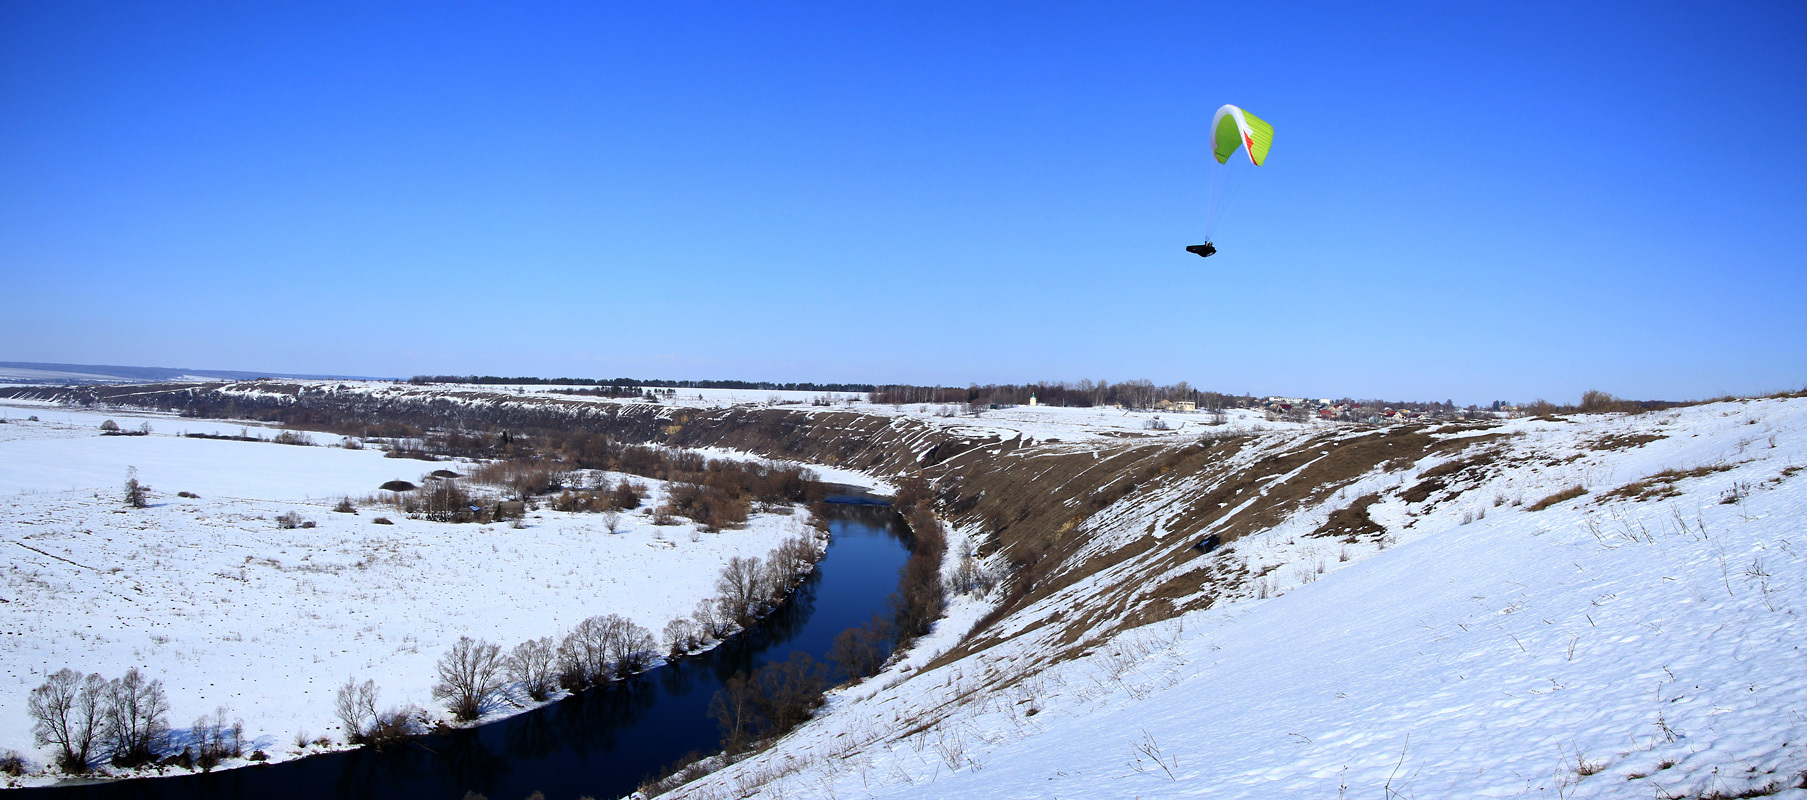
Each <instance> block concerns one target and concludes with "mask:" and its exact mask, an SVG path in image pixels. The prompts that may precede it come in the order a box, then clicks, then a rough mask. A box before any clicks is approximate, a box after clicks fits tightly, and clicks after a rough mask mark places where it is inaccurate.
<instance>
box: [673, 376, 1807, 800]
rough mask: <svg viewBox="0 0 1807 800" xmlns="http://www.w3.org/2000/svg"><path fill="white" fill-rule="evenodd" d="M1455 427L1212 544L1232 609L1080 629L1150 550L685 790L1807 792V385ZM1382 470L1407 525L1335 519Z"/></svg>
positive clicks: (1121, 529)
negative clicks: (1118, 629) (1444, 442)
mask: <svg viewBox="0 0 1807 800" xmlns="http://www.w3.org/2000/svg"><path fill="white" fill-rule="evenodd" d="M1433 433H1435V431H1433ZM1502 434H1503V435H1502ZM1281 435H1283V434H1274V436H1281ZM1337 435H1339V434H1335V433H1330V434H1325V435H1324V436H1323V437H1322V438H1319V439H1314V440H1312V442H1310V443H1309V446H1311V447H1314V448H1315V447H1325V448H1326V450H1325V451H1324V452H1326V453H1327V452H1328V449H1329V447H1330V445H1329V444H1328V443H1329V442H1330V441H1331V440H1332V439H1334V438H1335V437H1336V436H1337ZM1441 435H1444V436H1449V437H1474V439H1475V442H1476V444H1475V447H1474V448H1473V449H1470V450H1463V451H1456V452H1454V453H1453V454H1451V453H1450V452H1449V451H1447V450H1446V451H1444V452H1445V454H1444V455H1440V456H1437V457H1434V458H1427V459H1423V460H1421V461H1419V462H1417V463H1412V464H1409V465H1402V464H1388V465H1387V466H1386V467H1385V468H1381V469H1376V470H1373V471H1371V472H1369V473H1366V474H1363V475H1360V476H1356V477H1354V478H1352V479H1350V480H1349V481H1348V482H1347V483H1345V484H1344V485H1343V486H1342V487H1341V488H1340V489H1339V490H1338V491H1336V492H1335V493H1333V494H1331V495H1329V496H1328V497H1327V498H1326V499H1325V500H1324V501H1323V502H1321V503H1308V504H1306V505H1305V506H1304V507H1302V508H1299V509H1297V510H1296V511H1295V512H1294V513H1292V514H1291V516H1289V517H1288V518H1286V519H1285V520H1283V521H1282V522H1280V523H1279V524H1277V525H1273V526H1271V527H1269V528H1266V529H1264V530H1262V531H1259V532H1254V533H1251V534H1248V535H1244V536H1243V537H1242V538H1240V539H1238V540H1237V541H1236V542H1235V543H1234V544H1233V545H1230V546H1228V547H1225V548H1221V549H1220V550H1218V551H1217V552H1216V553H1214V554H1212V555H1210V556H1203V557H1201V558H1209V559H1216V560H1218V561H1219V562H1221V564H1222V565H1223V566H1224V567H1225V569H1224V570H1223V571H1222V572H1221V573H1220V574H1232V575H1237V576H1241V579H1240V583H1238V584H1236V585H1233V586H1220V587H1217V588H1218V590H1219V592H1218V598H1217V599H1216V600H1215V602H1214V604H1213V605H1212V606H1211V607H1209V608H1206V609H1202V610H1194V611H1190V612H1187V613H1184V614H1181V615H1179V616H1176V617H1173V618H1170V619H1166V620H1164V621H1161V622H1156V623H1154V624H1151V625H1145V626H1142V627H1139V628H1133V629H1130V630H1127V631H1125V632H1122V633H1116V634H1112V633H1110V631H1111V630H1112V626H1110V625H1104V624H1100V625H1098V626H1097V627H1096V629H1094V630H1093V631H1092V632H1091V633H1088V632H1087V631H1084V630H1078V631H1076V630H1074V629H1073V628H1072V626H1071V625H1069V624H1063V623H1065V622H1070V621H1071V620H1074V619H1082V618H1085V615H1086V612H1087V611H1088V610H1091V607H1092V606H1095V605H1096V604H1098V602H1099V600H1100V598H1103V597H1107V596H1113V595H1112V594H1111V593H1112V592H1117V591H1121V588H1120V587H1121V585H1122V584H1124V583H1126V582H1134V581H1147V580H1155V579H1159V578H1160V577H1162V576H1161V575H1159V574H1154V573H1150V572H1146V571H1144V572H1138V571H1137V569H1138V567H1137V563H1138V562H1137V561H1136V560H1135V559H1133V558H1132V559H1129V560H1125V561H1123V562H1122V563H1120V564H1114V565H1112V566H1110V567H1109V568H1107V569H1102V570H1100V571H1098V572H1097V573H1095V574H1093V575H1091V576H1089V577H1087V578H1085V579H1083V580H1079V581H1076V582H1074V583H1072V584H1071V585H1069V586H1067V587H1065V588H1063V589H1062V590H1061V591H1060V592H1058V593H1057V594H1055V595H1053V596H1050V597H1047V598H1044V599H1042V600H1040V601H1038V602H1036V603H1034V604H1032V605H1029V606H1028V607H1025V608H1022V609H1020V610H1018V611H1016V612H1015V613H1013V614H1012V615H1010V616H1009V617H1006V618H1005V619H1004V620H1001V621H999V622H998V623H996V625H995V626H994V628H993V629H992V630H991V631H989V633H990V634H992V635H995V636H997V637H998V638H997V640H996V641H992V642H989V643H988V644H986V645H985V646H983V647H979V648H975V650H974V652H970V653H967V654H965V655H964V656H963V657H960V658H957V659H953V660H944V663H940V664H938V665H936V666H934V667H933V668H929V669H921V666H922V665H923V663H924V661H925V659H923V658H914V659H911V660H910V663H909V664H906V665H904V666H903V667H894V668H893V669H892V670H891V671H889V672H887V673H885V674H882V675H880V676H878V677H877V678H874V679H872V680H870V681H868V682H867V683H866V684H863V685H861V686H858V687H854V688H851V689H847V690H843V691H842V692H841V693H840V694H839V695H838V696H836V697H835V699H834V700H833V702H832V703H831V705H830V707H829V709H828V711H827V713H825V714H824V715H822V716H821V717H820V718H818V719H817V720H814V721H812V722H811V723H809V724H807V725H805V726H804V727H802V728H801V729H799V730H798V731H797V732H795V733H793V734H792V735H791V736H789V737H787V738H786V739H785V740H783V741H781V742H780V743H778V744H777V745H776V746H774V747H773V748H771V749H770V750H768V751H766V752H764V753H762V754H761V755H759V756H756V757H754V758H751V759H749V760H746V761H743V762H740V763H738V764H735V765H733V766H731V767H728V768H726V769H724V770H722V771H719V772H717V773H715V774H713V775H711V776H709V777H707V778H705V779H703V780H701V781H699V782H697V783H695V784H692V785H691V786H688V787H685V788H684V789H683V790H682V791H681V794H682V795H683V796H689V797H706V798H727V797H742V796H748V795H757V796H766V797H781V796H782V797H831V798H832V797H909V798H921V797H949V798H972V797H999V798H1005V797H1011V798H1014V797H1123V798H1131V797H1192V796H1196V797H1214V798H1216V797H1250V798H1272V797H1387V798H1392V797H1416V798H1446V797H1500V796H1512V797H1516V796H1537V797H1626V798H1650V797H1659V798H1660V797H1669V798H1681V797H1688V798H1715V797H1718V798H1723V797H1751V796H1776V797H1807V789H1803V788H1800V787H1802V785H1803V783H1804V781H1807V773H1804V771H1807V659H1804V654H1803V652H1802V649H1801V648H1802V646H1803V644H1807V635H1803V628H1802V625H1801V616H1800V614H1801V613H1802V611H1803V610H1804V609H1807V474H1803V473H1804V471H1807V470H1804V469H1803V468H1804V467H1807V399H1802V398H1798V397H1797V398H1787V399H1771V400H1757V401H1745V402H1727V403H1714V404H1708V405H1704V406H1698V407H1693V408H1687V409H1681V410H1676V411H1671V412H1664V413H1660V414H1657V413H1652V414H1644V415H1638V416H1618V415H1607V416H1593V417H1574V418H1570V419H1564V420H1554V421H1545V420H1521V421H1515V422H1513V423H1510V424H1508V425H1505V426H1501V427H1497V428H1488V429H1482V430H1474V429H1463V430H1457V429H1450V430H1448V431H1446V432H1444V433H1443V434H1441ZM1259 444H1260V443H1257V444H1256V445H1252V446H1259ZM1269 444H1273V445H1274V446H1281V445H1278V444H1274V443H1272V442H1270V443H1269ZM1296 444H1297V443H1296V442H1295V443H1294V445H1296ZM1439 467H1443V469H1442V470H1439ZM1301 469H1302V468H1301ZM1277 477H1278V478H1279V479H1283V478H1284V476H1277ZM1266 480H1267V481H1268V483H1266V484H1263V485H1267V486H1273V485H1278V483H1277V482H1276V476H1266ZM1575 486H1580V487H1582V488H1583V489H1585V490H1586V492H1587V493H1586V494H1583V495H1580V496H1577V497H1570V498H1569V499H1566V500H1550V501H1549V502H1548V503H1547V504H1546V503H1543V502H1541V501H1545V500H1546V499H1547V498H1552V497H1560V496H1561V495H1562V494H1563V493H1564V490H1568V489H1571V487H1575ZM1206 488H1209V487H1202V486H1195V487H1193V488H1192V490H1191V493H1190V495H1188V496H1184V497H1182V496H1178V495H1184V494H1187V493H1186V492H1179V493H1178V494H1176V496H1174V497H1172V498H1171V501H1170V502H1169V503H1166V504H1163V503H1160V502H1149V501H1146V500H1138V501H1136V502H1141V503H1143V505H1141V506H1139V508H1141V509H1142V510H1141V511H1140V512H1138V513H1139V514H1140V516H1137V515H1136V514H1129V515H1127V516H1129V517H1133V519H1128V520H1119V521H1117V522H1113V521H1112V520H1117V519H1118V518H1120V517H1124V516H1126V515H1125V514H1123V513H1122V510H1123V507H1122V506H1114V507H1113V508H1114V510H1113V508H1107V509H1105V510H1104V511H1102V512H1100V514H1099V517H1100V518H1101V519H1100V520H1099V522H1098V523H1096V524H1097V528H1096V532H1095V533H1094V534H1093V535H1095V536H1100V537H1107V538H1108V537H1118V538H1117V539H1116V541H1117V544H1114V545H1110V546H1109V547H1124V546H1127V543H1128V542H1130V541H1133V540H1134V539H1135V538H1137V537H1138V536H1140V535H1142V533H1141V532H1143V531H1148V530H1150V529H1152V528H1153V527H1154V525H1153V523H1154V522H1155V518H1158V517H1160V516H1161V515H1162V514H1164V513H1171V507H1172V506H1175V505H1177V504H1180V503H1182V502H1188V501H1190V500H1191V499H1192V497H1194V496H1196V495H1197V493H1198V492H1200V491H1203V490H1204V489H1206ZM1263 491H1266V490H1265V489H1264V490H1263ZM1370 494H1372V495H1374V497H1373V498H1372V499H1371V500H1370V504H1369V505H1367V507H1366V510H1367V513H1368V516H1369V518H1371V519H1372V521H1373V522H1374V523H1375V524H1376V525H1377V526H1378V527H1379V528H1380V529H1381V530H1380V531H1379V532H1377V533H1375V534H1373V535H1364V536H1348V537H1340V536H1335V535H1332V536H1312V535H1311V534H1312V533H1314V532H1320V531H1322V530H1323V529H1324V526H1325V522H1326V520H1327V519H1328V518H1329V517H1330V514H1331V512H1333V511H1336V510H1337V509H1339V508H1344V507H1348V506H1349V505H1350V504H1351V503H1352V502H1353V501H1355V500H1356V498H1358V497H1364V496H1367V495H1370ZM1113 531H1115V532H1113ZM1125 532H1129V533H1125ZM1132 534H1133V535H1132ZM1107 549H1108V548H1107ZM1202 588H1203V587H1201V589H1202ZM995 599H996V598H995V597H994V598H992V599H991V600H984V599H980V600H974V599H967V600H965V601H963V604H962V605H957V606H956V609H955V613H954V614H953V615H952V616H951V617H950V620H949V622H948V623H946V624H950V625H970V624H971V621H972V619H973V618H974V617H975V616H976V613H975V609H980V610H982V609H983V608H984V607H986V606H987V604H988V603H989V602H992V601H995ZM1000 631H1002V632H1004V633H1003V634H999V632H1000ZM1075 640H1077V641H1078V642H1079V643H1080V644H1081V646H1082V647H1083V648H1084V654H1083V655H1079V656H1078V657H1072V658H1067V657H1063V656H1062V655H1061V654H1063V653H1066V652H1069V651H1068V648H1067V645H1068V644H1069V643H1071V642H1073V641H1075ZM906 667H913V668H909V669H906Z"/></svg>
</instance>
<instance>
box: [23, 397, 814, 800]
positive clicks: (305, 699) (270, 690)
mask: <svg viewBox="0 0 1807 800" xmlns="http://www.w3.org/2000/svg"><path fill="white" fill-rule="evenodd" d="M5 411H6V415H5V416H6V418H7V422H6V424H0V498H4V499H5V505H6V513H5V515H4V517H3V518H0V547H3V548H5V556H4V561H0V564H3V565H4V567H3V571H0V750H5V749H17V750H20V751H22V752H25V753H27V754H31V755H32V757H33V760H35V761H37V762H39V763H44V762H47V761H49V760H50V758H49V753H48V751H46V750H41V749H38V748H32V747H30V746H29V745H30V744H31V732H30V725H31V721H30V719H29V718H28V717H27V715H26V713H25V704H26V696H27V694H28V693H29V692H30V691H31V689H32V688H34V687H36V686H37V685H39V684H40V683H42V682H43V680H44V676H45V675H46V674H48V673H50V672H54V671H56V670H58V669H61V668H64V667H69V668H73V669H76V670H79V671H81V672H83V673H87V672H99V673H101V674H103V675H105V676H106V677H109V678H115V677H119V676H120V674H121V673H123V672H124V671H125V670H127V669H129V668H132V667H137V668H139V669H141V670H143V671H144V673H145V674H146V676H147V677H150V678H155V679H159V680H162V681H163V683H164V686H165V688H166V690H167V691H168V693H169V698H170V702H171V706H172V708H171V713H170V719H171V722H172V724H173V725H174V726H175V727H176V728H177V729H178V730H183V729H186V727H187V725H188V723H189V722H190V721H192V720H194V719H195V718H197V717H199V716H202V715H211V714H213V713H214V712H215V711H216V709H217V708H219V707H221V706H224V707H226V708H228V709H229V711H228V714H227V717H228V719H232V718H239V719H243V720H244V722H245V725H246V731H247V733H248V734H249V735H250V736H251V737H252V739H253V746H254V747H256V748H261V749H264V750H266V751H268V752H269V753H270V754H271V755H272V756H273V757H275V758H276V759H278V760H280V759H283V758H287V757H289V756H290V755H291V754H292V752H293V751H294V750H295V749H296V748H295V746H294V744H293V738H294V737H295V735H296V734H298V733H306V734H309V735H311V736H331V737H333V738H334V739H335V740H341V741H342V739H343V737H342V735H341V733H340V732H339V731H338V725H337V721H336V719H335V717H334V713H333V705H332V704H333V693H334V691H335V690H336V689H337V687H339V686H340V685H342V684H344V683H345V681H346V680H347V679H348V678H353V677H355V678H357V679H358V680H360V681H362V680H366V679H370V680H375V681H376V683H377V684H378V686H379V687H380V688H381V690H382V703H383V705H384V706H385V707H387V706H390V705H397V706H399V705H401V704H404V703H413V704H415V705H418V706H421V707H423V708H429V709H440V708H441V705H440V704H438V703H436V702H434V700H433V698H432V695H431V686H432V683H433V680H434V664H435V663H436V662H437V660H438V659H439V657H440V655H441V654H442V653H443V652H444V651H445V650H446V648H447V647H449V646H450V645H451V644H452V643H454V642H456V641H457V640H458V638H459V637H460V636H472V637H478V638H484V639H488V640H490V641H492V642H497V643H499V644H501V645H503V646H504V647H512V646H513V645H514V644H515V643H517V642H520V641H522V640H525V639H529V638H536V637H540V636H555V637H556V636H559V635H562V634H563V633H564V632H565V631H567V630H569V629H570V628H571V627H572V626H573V625H574V624H575V623H576V622H578V621H579V620H581V619H583V618H585V617H589V616H593V615H597V614H619V615H621V616H625V617H628V618H630V619H632V620H634V621H635V622H636V623H638V624H640V625H641V626H643V627H646V628H648V629H650V630H652V631H653V632H655V633H657V632H658V631H659V630H660V629H661V628H662V627H663V626H664V625H665V623H666V622H667V621H669V620H671V619H673V618H675V617H678V616H684V615H687V614H688V613H689V612H690V611H691V610H692V609H693V608H694V607H695V605H696V603H697V602H698V601H699V600H701V599H703V598H705V597H710V596H712V595H713V594H714V582H715V578H716V576H717V574H718V573H719V572H720V570H721V566H722V564H723V563H725V562H726V561H727V560H728V559H729V558H730V557H735V556H742V557H746V556H763V555H765V554H766V553H767V552H768V551H770V550H771V549H772V548H773V547H775V546H776V545H777V544H778V543H779V542H781V541H783V540H784V539H786V538H789V537H791V536H795V535H797V534H799V533H801V532H802V531H804V530H805V529H806V527H807V514H806V512H802V511H799V512H797V513H796V514H794V515H788V516H787V515H778V514H764V515H755V518H754V519H753V520H752V521H751V524H750V525H749V527H748V528H747V529H746V530H728V531H724V532H722V533H719V534H710V533H699V532H698V531H696V529H695V527H694V525H692V524H690V523H688V522H687V521H680V522H679V524H676V525H668V526H664V527H660V526H655V525H653V524H652V523H651V521H650V520H649V519H648V517H647V516H646V514H645V509H647V508H650V507H652V506H654V505H657V504H658V503H659V502H661V499H662V493H663V491H664V489H663V487H662V485H661V484H660V483H659V482H658V481H652V480H645V481H644V483H646V484H648V486H649V488H650V489H651V491H652V496H651V497H649V498H648V501H647V503H646V504H645V505H644V506H643V507H642V510H641V512H640V513H636V514H624V515H623V516H622V520H621V522H622V525H621V530H620V531H619V532H618V533H610V532H609V531H608V530H607V529H606V523H605V521H604V519H603V517H602V516H601V515H596V514H566V513H560V512H556V511H552V510H549V509H542V510H540V511H537V512H532V514H531V515H530V518H529V519H528V520H526V525H525V527H523V528H520V529H516V528H513V527H511V526H510V525H509V524H503V523H498V524H492V525H475V524H448V523H435V522H427V521H421V520H412V519H408V518H407V517H406V516H405V515H402V514H400V513H397V512H395V510H394V509H389V508H385V507H382V506H380V505H365V506H364V507H363V508H361V509H360V513H358V514H355V515H354V514H347V513H334V512H333V511H332V507H333V505H334V504H335V503H336V502H337V501H338V500H339V499H340V498H342V497H347V496H349V497H351V498H354V499H362V498H366V497H368V496H371V495H374V494H378V492H377V487H378V486H379V485H381V484H382V483H383V482H384V481H387V480H390V479H396V478H399V479H405V480H410V481H414V482H417V483H424V482H425V481H424V480H423V479H422V477H421V476H422V474H423V473H426V472H428V471H431V470H434V469H436V468H443V467H452V468H455V469H457V468H461V465H459V464H456V463H427V462H421V461H412V460H407V459H386V458H384V457H383V454H382V453H381V452H378V451H376V450H374V449H370V450H346V449H341V448H336V447H300V446H285V445H279V444H273V443H267V442H244V441H220V440H205V439H192V438H183V437H182V436H181V435H180V434H181V433H183V432H191V433H210V434H225V435H237V434H239V433H240V431H241V424H240V423H230V422H214V421H203V420H194V419H182V418H177V417H174V416H171V415H160V414H152V413H135V412H122V411H110V412H106V413H99V412H88V411H73V410H66V409H59V408H55V407H50V406H42V405H15V406H10V407H8V408H6V409H5ZM28 416H36V417H38V420H37V421H35V422H34V421H28V420H27V419H26V418H27V417H28ZM104 419H113V420H115V421H116V422H117V423H118V425H119V426H120V427H121V428H124V429H126V430H135V429H137V428H138V426H139V425H140V424H142V423H146V422H148V423H149V424H150V426H151V427H152V428H153V431H154V432H153V433H152V434H151V435H148V436H106V437H103V436H101V435H100V430H99V425H100V423H101V422H102V421H103V420H104ZM251 432H252V433H253V434H254V435H255V434H257V433H258V430H257V429H256V428H252V429H251ZM263 433H264V435H266V436H267V435H269V434H270V433H271V432H270V431H264V432H263ZM315 438H317V439H320V440H321V441H337V437H328V436H324V435H320V434H316V435H315ZM128 465H129V466H135V467H137V468H138V477H139V479H141V480H142V481H143V482H145V483H147V484H149V485H150V486H151V487H153V490H154V491H153V493H152V495H151V498H150V499H151V507H149V508H144V509H127V508H125V507H124V506H123V504H122V502H121V484H122V483H123V482H124V480H125V478H126V469H127V467H128ZM597 477H600V478H604V479H610V480H613V479H617V478H619V477H620V476H615V475H597V476H592V478H597ZM178 492H189V493H192V494H197V495H199V497H197V498H184V497H179V496H178V495H177V493H178ZM289 512H296V513H299V514H300V516H301V517H302V518H303V519H305V520H306V521H308V522H311V523H313V527H307V528H293V529H284V528H280V527H278V525H277V523H276V521H275V519H276V517H277V516H279V515H282V514H285V513H289ZM378 517H387V518H389V519H390V520H392V521H393V524H389V525H383V524H377V523H376V522H375V520H376V518H378ZM33 780H37V781H38V782H43V781H48V780H53V779H52V778H49V777H44V778H41V779H28V780H27V782H31V781H33Z"/></svg>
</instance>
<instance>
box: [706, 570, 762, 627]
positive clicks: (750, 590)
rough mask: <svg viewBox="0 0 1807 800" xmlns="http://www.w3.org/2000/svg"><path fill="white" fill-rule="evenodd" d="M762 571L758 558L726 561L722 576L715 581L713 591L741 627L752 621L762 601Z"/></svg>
mask: <svg viewBox="0 0 1807 800" xmlns="http://www.w3.org/2000/svg"><path fill="white" fill-rule="evenodd" d="M764 577H765V575H764V571H763V570H761V569H760V562H759V559H758V558H741V557H740V556H735V557H733V558H730V559H728V563H727V565H726V566H724V567H722V574H721V576H720V577H718V578H716V579H715V590H716V591H717V592H720V593H721V596H722V598H723V599H724V600H725V601H726V602H727V607H728V611H729V613H731V614H733V615H734V618H735V620H736V621H738V622H740V623H741V624H742V625H745V624H747V623H748V622H751V621H752V618H753V612H754V611H755V609H756V608H757V607H758V605H759V603H760V601H761V600H763V599H764V592H763V591H762V590H763V589H764V584H765V580H764Z"/></svg>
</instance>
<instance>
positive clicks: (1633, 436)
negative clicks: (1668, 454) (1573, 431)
mask: <svg viewBox="0 0 1807 800" xmlns="http://www.w3.org/2000/svg"><path fill="white" fill-rule="evenodd" d="M1667 438H1669V437H1667V436H1664V435H1663V434H1660V433H1627V434H1614V435H1611V436H1602V437H1600V438H1598V439H1595V440H1593V441H1591V442H1588V443H1587V447H1588V449H1590V450H1630V449H1631V448H1633V447H1643V446H1644V445H1647V444H1650V443H1651V442H1660V441H1662V440H1664V439H1667Z"/></svg>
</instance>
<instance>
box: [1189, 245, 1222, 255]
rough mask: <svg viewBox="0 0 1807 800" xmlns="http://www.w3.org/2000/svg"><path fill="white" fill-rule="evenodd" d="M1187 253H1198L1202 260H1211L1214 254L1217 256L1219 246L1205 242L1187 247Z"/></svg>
mask: <svg viewBox="0 0 1807 800" xmlns="http://www.w3.org/2000/svg"><path fill="white" fill-rule="evenodd" d="M1186 252H1188V253H1196V254H1198V256H1199V257H1200V258H1210V257H1211V256H1212V255H1213V254H1215V253H1216V252H1217V245H1214V244H1212V243H1210V242H1205V243H1204V244H1194V245H1188V246H1187V247H1186Z"/></svg>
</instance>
